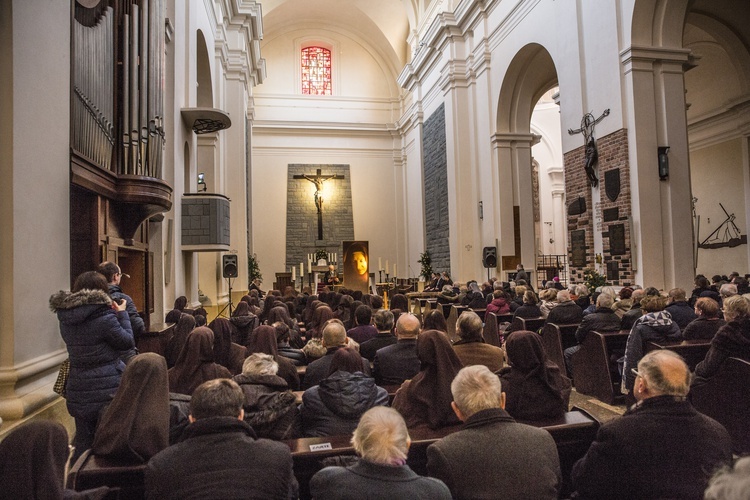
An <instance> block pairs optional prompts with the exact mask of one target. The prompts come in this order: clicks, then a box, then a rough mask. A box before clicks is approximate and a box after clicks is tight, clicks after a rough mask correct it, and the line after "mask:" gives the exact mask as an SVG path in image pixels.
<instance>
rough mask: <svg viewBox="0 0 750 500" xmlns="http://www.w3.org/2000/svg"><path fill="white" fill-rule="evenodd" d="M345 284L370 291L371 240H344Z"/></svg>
mask: <svg viewBox="0 0 750 500" xmlns="http://www.w3.org/2000/svg"><path fill="white" fill-rule="evenodd" d="M343 250H344V286H345V287H346V288H349V289H351V290H360V291H361V292H362V293H368V285H369V282H370V273H369V270H370V266H369V264H370V242H369V241H344V242H343Z"/></svg>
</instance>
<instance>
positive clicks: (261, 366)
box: [242, 352, 279, 375]
mask: <svg viewBox="0 0 750 500" xmlns="http://www.w3.org/2000/svg"><path fill="white" fill-rule="evenodd" d="M278 372H279V364H278V363H277V362H276V361H275V360H274V359H273V356H271V355H270V354H263V353H260V352H255V353H253V354H251V355H250V356H248V357H247V359H246V360H245V362H244V363H242V373H243V374H245V375H276V374H277V373H278Z"/></svg>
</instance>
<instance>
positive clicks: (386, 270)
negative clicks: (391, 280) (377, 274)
mask: <svg viewBox="0 0 750 500" xmlns="http://www.w3.org/2000/svg"><path fill="white" fill-rule="evenodd" d="M385 274H391V272H390V266H388V259H385Z"/></svg>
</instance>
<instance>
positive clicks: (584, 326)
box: [553, 293, 620, 377]
mask: <svg viewBox="0 0 750 500" xmlns="http://www.w3.org/2000/svg"><path fill="white" fill-rule="evenodd" d="M613 302H614V299H613V298H612V296H611V295H609V294H608V293H602V294H600V295H599V297H597V298H596V309H595V310H594V312H593V313H591V314H587V315H586V316H584V317H583V320H581V324H580V325H579V326H578V329H577V330H576V341H577V342H578V345H574V346H573V347H568V348H567V349H565V352H564V353H563V355H564V357H565V368H566V369H567V370H568V377H572V376H573V359H572V358H573V354H575V353H576V352H578V350H579V349H580V348H581V344H583V341H584V340H586V335H588V333H589V332H616V331H618V330H619V329H620V317H619V316H618V315H617V314H615V312H614V311H613V310H612V303H613ZM558 307H559V306H558ZM553 311H554V309H553Z"/></svg>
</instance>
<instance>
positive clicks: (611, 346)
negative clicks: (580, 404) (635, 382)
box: [572, 330, 630, 404]
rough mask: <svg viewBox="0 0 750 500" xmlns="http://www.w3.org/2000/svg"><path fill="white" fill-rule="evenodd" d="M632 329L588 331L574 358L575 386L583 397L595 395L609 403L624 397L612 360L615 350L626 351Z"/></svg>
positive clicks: (615, 365)
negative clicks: (584, 395)
mask: <svg viewBox="0 0 750 500" xmlns="http://www.w3.org/2000/svg"><path fill="white" fill-rule="evenodd" d="M629 334H630V331H629V330H621V331H619V332H589V333H588V335H587V336H586V339H585V340H584V341H583V344H581V349H580V350H579V351H578V352H576V353H575V354H574V355H573V359H572V362H573V384H574V386H575V388H576V391H578V392H579V393H581V394H587V395H589V396H594V397H595V398H597V399H598V400H600V401H603V402H605V403H607V404H614V403H615V400H616V399H620V398H621V394H620V382H621V377H620V376H619V375H618V372H617V364H616V363H615V362H614V361H613V360H611V359H610V358H611V355H612V352H613V351H618V352H619V351H622V352H625V344H626V343H627V340H628V335H629Z"/></svg>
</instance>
